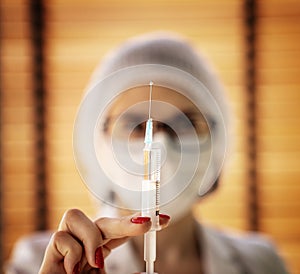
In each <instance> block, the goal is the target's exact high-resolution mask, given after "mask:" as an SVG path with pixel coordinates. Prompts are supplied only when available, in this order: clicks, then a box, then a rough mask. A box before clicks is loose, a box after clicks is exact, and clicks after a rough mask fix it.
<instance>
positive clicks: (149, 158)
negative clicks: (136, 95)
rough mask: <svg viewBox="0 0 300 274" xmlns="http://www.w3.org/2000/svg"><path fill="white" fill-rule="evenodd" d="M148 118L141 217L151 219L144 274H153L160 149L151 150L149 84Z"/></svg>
mask: <svg viewBox="0 0 300 274" xmlns="http://www.w3.org/2000/svg"><path fill="white" fill-rule="evenodd" d="M149 85H150V98H149V116H148V120H147V122H146V132H145V140H144V143H145V146H144V149H143V152H144V180H143V182H142V215H143V216H148V217H151V221H152V227H151V229H150V231H148V232H147V233H146V234H145V235H144V260H145V262H146V273H147V274H153V273H155V272H154V262H155V260H156V231H157V230H159V229H160V225H159V204H160V198H159V196H160V157H161V156H160V155H161V154H160V149H159V148H153V146H152V143H153V121H152V118H151V104H152V87H153V82H152V81H151V82H150V84H149Z"/></svg>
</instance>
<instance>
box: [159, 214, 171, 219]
mask: <svg viewBox="0 0 300 274" xmlns="http://www.w3.org/2000/svg"><path fill="white" fill-rule="evenodd" d="M159 217H160V218H163V219H166V220H170V219H171V217H170V216H169V215H167V214H162V213H159Z"/></svg>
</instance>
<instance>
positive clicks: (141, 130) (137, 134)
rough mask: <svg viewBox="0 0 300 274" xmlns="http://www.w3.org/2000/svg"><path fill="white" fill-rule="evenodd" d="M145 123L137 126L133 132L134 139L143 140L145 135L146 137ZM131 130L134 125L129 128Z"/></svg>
mask: <svg viewBox="0 0 300 274" xmlns="http://www.w3.org/2000/svg"><path fill="white" fill-rule="evenodd" d="M145 124H146V123H145V122H143V123H140V124H138V125H136V126H135V127H134V128H133V130H132V132H131V135H130V136H131V137H134V138H142V137H143V136H144V135H145V130H146V129H145ZM129 128H130V129H132V125H131V127H130V126H129Z"/></svg>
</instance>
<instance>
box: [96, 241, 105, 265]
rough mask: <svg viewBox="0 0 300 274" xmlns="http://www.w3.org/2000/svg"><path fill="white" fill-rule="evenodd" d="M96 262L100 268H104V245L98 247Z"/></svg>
mask: <svg viewBox="0 0 300 274" xmlns="http://www.w3.org/2000/svg"><path fill="white" fill-rule="evenodd" d="M95 263H96V265H97V267H98V268H100V269H103V268H104V257H103V252H102V247H101V246H99V247H98V248H97V249H96V253H95Z"/></svg>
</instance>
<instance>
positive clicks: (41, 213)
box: [30, 0, 47, 230]
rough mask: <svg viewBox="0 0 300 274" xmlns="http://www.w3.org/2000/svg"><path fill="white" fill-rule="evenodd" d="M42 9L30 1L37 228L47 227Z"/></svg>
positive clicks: (40, 0)
mask: <svg viewBox="0 0 300 274" xmlns="http://www.w3.org/2000/svg"><path fill="white" fill-rule="evenodd" d="M44 15H45V11H44V6H43V0H32V1H31V2H30V18H31V42H32V49H33V50H32V52H33V54H32V64H33V66H32V77H33V97H34V108H35V109H34V112H35V115H34V119H35V121H34V123H35V159H36V161H35V174H36V177H35V180H36V182H35V186H36V218H35V219H36V229H37V230H44V229H46V228H47V199H46V198H47V195H46V194H47V191H46V190H47V188H46V187H47V185H46V182H47V176H46V175H47V174H46V140H45V139H46V134H45V130H46V123H45V120H46V117H45V116H46V115H45V98H46V89H45V56H44V52H45V50H44V33H45V21H44V18H45V16H44Z"/></svg>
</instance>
